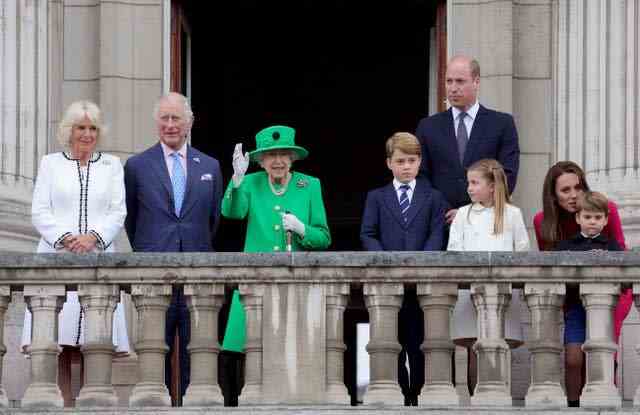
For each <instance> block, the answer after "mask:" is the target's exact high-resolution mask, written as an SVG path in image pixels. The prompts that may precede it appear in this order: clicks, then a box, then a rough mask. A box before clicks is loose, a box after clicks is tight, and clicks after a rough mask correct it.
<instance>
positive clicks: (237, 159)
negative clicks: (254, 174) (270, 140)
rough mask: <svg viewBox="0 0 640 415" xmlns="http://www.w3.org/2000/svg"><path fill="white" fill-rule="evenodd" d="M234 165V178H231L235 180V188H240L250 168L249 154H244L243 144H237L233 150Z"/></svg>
mask: <svg viewBox="0 0 640 415" xmlns="http://www.w3.org/2000/svg"><path fill="white" fill-rule="evenodd" d="M232 164H233V176H231V180H233V187H238V186H240V183H242V179H244V174H245V173H246V172H247V168H249V153H244V155H243V154H242V143H238V144H236V147H235V148H234V149H233V160H232Z"/></svg>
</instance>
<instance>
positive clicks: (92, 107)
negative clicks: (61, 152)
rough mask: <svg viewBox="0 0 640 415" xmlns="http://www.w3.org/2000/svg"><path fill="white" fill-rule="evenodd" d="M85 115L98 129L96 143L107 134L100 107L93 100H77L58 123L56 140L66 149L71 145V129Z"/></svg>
mask: <svg viewBox="0 0 640 415" xmlns="http://www.w3.org/2000/svg"><path fill="white" fill-rule="evenodd" d="M84 117H87V118H88V119H89V121H91V123H93V125H95V126H96V128H97V129H98V135H97V137H96V145H97V144H98V143H99V142H100V141H101V140H102V139H103V138H104V137H105V136H106V133H107V131H106V130H107V127H106V126H105V125H104V120H103V118H102V111H100V108H98V106H97V105H96V104H94V103H93V102H91V101H86V100H81V101H76V102H74V103H72V104H71V105H69V107H67V110H66V111H65V112H64V116H63V117H62V120H61V121H60V124H58V133H57V135H56V140H58V143H60V145H61V146H62V147H64V148H65V149H68V148H70V147H71V130H72V129H73V126H74V125H76V124H78V123H79V122H81V121H82V119H83V118H84Z"/></svg>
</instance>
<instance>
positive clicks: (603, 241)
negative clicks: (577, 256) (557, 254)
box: [554, 232, 623, 251]
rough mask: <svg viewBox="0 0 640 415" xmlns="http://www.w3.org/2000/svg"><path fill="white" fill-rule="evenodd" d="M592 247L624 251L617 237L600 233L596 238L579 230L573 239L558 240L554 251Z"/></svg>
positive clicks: (583, 249) (589, 249) (582, 249)
mask: <svg viewBox="0 0 640 415" xmlns="http://www.w3.org/2000/svg"><path fill="white" fill-rule="evenodd" d="M592 249H602V250H603V251H622V250H623V249H622V248H621V247H620V245H619V244H618V242H617V241H616V240H615V239H609V238H607V237H606V236H605V235H603V234H600V235H598V236H597V237H595V238H585V237H584V236H582V233H580V232H578V234H577V235H575V236H574V237H573V238H571V239H565V240H563V241H560V242H558V244H557V245H556V247H555V249H554V251H591V250H592Z"/></svg>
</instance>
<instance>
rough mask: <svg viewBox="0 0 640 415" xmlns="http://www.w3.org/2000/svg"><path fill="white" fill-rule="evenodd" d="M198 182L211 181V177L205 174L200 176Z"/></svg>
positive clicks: (209, 174)
mask: <svg viewBox="0 0 640 415" xmlns="http://www.w3.org/2000/svg"><path fill="white" fill-rule="evenodd" d="M200 180H213V177H212V176H211V173H205V174H203V175H202V176H200Z"/></svg>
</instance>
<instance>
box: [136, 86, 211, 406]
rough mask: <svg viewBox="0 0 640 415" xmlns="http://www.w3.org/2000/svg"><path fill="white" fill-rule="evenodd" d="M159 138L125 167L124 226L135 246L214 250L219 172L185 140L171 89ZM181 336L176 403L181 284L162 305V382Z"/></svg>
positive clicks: (184, 312)
mask: <svg viewBox="0 0 640 415" xmlns="http://www.w3.org/2000/svg"><path fill="white" fill-rule="evenodd" d="M154 117H155V121H156V127H157V131H158V138H159V142H158V143H157V144H155V145H154V146H152V147H150V148H149V149H147V150H146V151H144V152H142V153H140V154H138V155H135V156H133V157H131V158H129V160H127V163H126V164H125V167H124V175H125V177H124V180H125V188H126V201H127V218H126V220H125V228H126V231H127V236H128V237H129V242H130V243H131V247H132V248H133V250H134V251H136V252H195V251H213V238H214V236H215V233H216V228H217V226H218V222H219V218H220V201H221V198H222V174H221V172H220V165H219V163H218V161H217V160H216V159H214V158H212V157H209V156H207V155H206V154H204V153H201V152H199V151H198V150H196V149H194V148H193V147H191V146H189V145H187V144H186V140H187V136H188V134H189V131H190V130H191V126H192V124H193V113H192V112H191V109H190V107H189V103H188V101H187V99H186V98H185V97H184V96H182V95H180V94H177V93H170V94H168V95H166V96H164V97H162V98H160V100H159V101H158V103H157V104H156V107H155V111H154ZM176 330H177V331H178V333H179V336H180V350H179V357H180V359H179V360H180V394H179V396H178V397H177V400H176V401H174V404H179V403H180V401H181V398H182V395H184V393H185V391H186V389H187V386H188V385H189V375H190V373H189V371H190V367H189V366H190V365H189V355H188V352H187V344H188V343H189V337H190V332H189V330H190V325H189V310H188V309H187V306H186V302H185V299H184V294H183V290H182V287H175V286H174V288H173V295H172V298H171V304H170V306H169V309H168V310H167V321H166V341H167V344H168V345H169V353H168V354H167V358H166V360H165V382H166V384H167V386H168V387H170V385H171V370H170V368H171V365H170V356H171V355H172V353H173V351H174V350H173V346H174V340H175V336H176Z"/></svg>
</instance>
